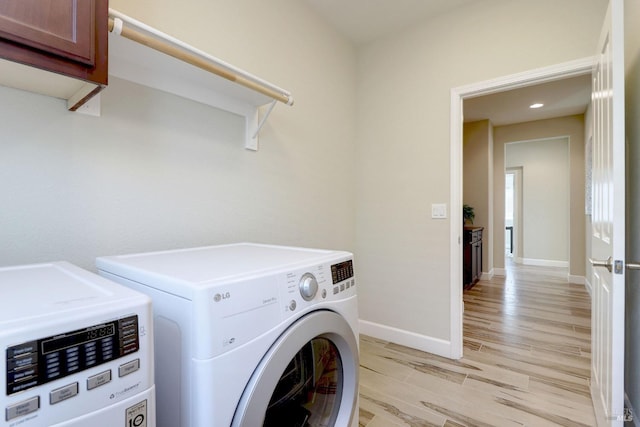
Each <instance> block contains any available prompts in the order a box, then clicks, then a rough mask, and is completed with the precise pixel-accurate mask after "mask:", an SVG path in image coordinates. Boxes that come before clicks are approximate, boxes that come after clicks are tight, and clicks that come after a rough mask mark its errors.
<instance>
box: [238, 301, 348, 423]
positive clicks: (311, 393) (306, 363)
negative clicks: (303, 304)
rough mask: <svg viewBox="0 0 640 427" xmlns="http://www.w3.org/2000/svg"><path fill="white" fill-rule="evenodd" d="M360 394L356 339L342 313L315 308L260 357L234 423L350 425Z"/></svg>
mask: <svg viewBox="0 0 640 427" xmlns="http://www.w3.org/2000/svg"><path fill="white" fill-rule="evenodd" d="M357 397H358V343H357V338H356V337H355V335H354V334H353V331H352V330H351V328H350V327H349V324H348V323H347V321H346V320H345V319H344V318H343V317H342V316H340V315H338V314H336V313H334V312H332V311H315V312H312V313H310V314H308V315H306V316H304V317H302V318H301V319H299V320H298V321H297V322H295V323H294V324H293V325H291V326H290V327H289V328H288V329H287V330H286V331H285V332H284V333H283V334H282V335H281V336H280V337H279V338H278V340H277V341H276V342H275V343H274V344H273V345H272V346H271V348H270V349H269V351H268V352H267V354H266V355H265V356H264V357H263V358H262V360H261V362H260V364H259V365H258V367H257V368H256V370H255V371H254V373H253V375H252V377H251V380H250V381H249V383H248V384H247V387H246V388H245V391H244V394H243V396H242V398H241V400H240V403H239V404H238V407H237V408H236V412H235V415H234V418H233V423H232V426H233V427H257V426H263V427H276V426H277V427H334V426H339V427H342V426H349V425H351V421H352V419H353V417H355V416H356V413H357V408H356V403H357Z"/></svg>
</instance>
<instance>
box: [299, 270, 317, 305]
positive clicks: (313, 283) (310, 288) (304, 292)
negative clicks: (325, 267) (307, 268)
mask: <svg viewBox="0 0 640 427" xmlns="http://www.w3.org/2000/svg"><path fill="white" fill-rule="evenodd" d="M298 286H299V288H300V295H301V296H302V298H303V299H304V300H305V301H311V300H312V299H313V297H315V296H316V293H318V281H317V280H316V278H315V276H314V275H313V274H311V273H305V274H303V275H302V277H301V278H300V283H299V284H298Z"/></svg>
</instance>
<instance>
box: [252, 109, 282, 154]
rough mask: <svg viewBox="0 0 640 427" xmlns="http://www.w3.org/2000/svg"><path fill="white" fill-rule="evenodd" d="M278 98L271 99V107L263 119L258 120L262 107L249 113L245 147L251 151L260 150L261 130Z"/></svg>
mask: <svg viewBox="0 0 640 427" xmlns="http://www.w3.org/2000/svg"><path fill="white" fill-rule="evenodd" d="M276 102H278V101H277V100H275V99H274V100H273V101H271V103H270V104H269V108H268V109H267V111H266V112H265V115H264V117H263V118H262V120H258V116H259V112H260V108H259V107H256V108H255V109H254V110H253V111H252V112H251V113H250V114H248V115H247V118H246V120H247V127H246V136H245V138H246V140H245V145H244V148H246V149H247V150H251V151H258V135H259V134H260V130H261V129H262V127H263V126H264V124H265V123H266V122H267V119H268V118H269V115H270V114H271V112H272V111H273V107H275V106H276Z"/></svg>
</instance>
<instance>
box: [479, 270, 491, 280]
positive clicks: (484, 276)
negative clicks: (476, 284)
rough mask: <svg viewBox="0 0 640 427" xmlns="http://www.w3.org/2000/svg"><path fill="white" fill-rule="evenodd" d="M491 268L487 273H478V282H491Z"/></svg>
mask: <svg viewBox="0 0 640 427" xmlns="http://www.w3.org/2000/svg"><path fill="white" fill-rule="evenodd" d="M493 270H494V269H493V268H492V269H491V270H489V271H488V272H485V271H483V272H482V273H480V280H491V279H492V278H493V276H494V272H493Z"/></svg>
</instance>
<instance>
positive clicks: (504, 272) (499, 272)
mask: <svg viewBox="0 0 640 427" xmlns="http://www.w3.org/2000/svg"><path fill="white" fill-rule="evenodd" d="M493 275H494V276H500V277H505V276H506V275H507V269H506V268H497V267H496V268H494V269H493Z"/></svg>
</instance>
